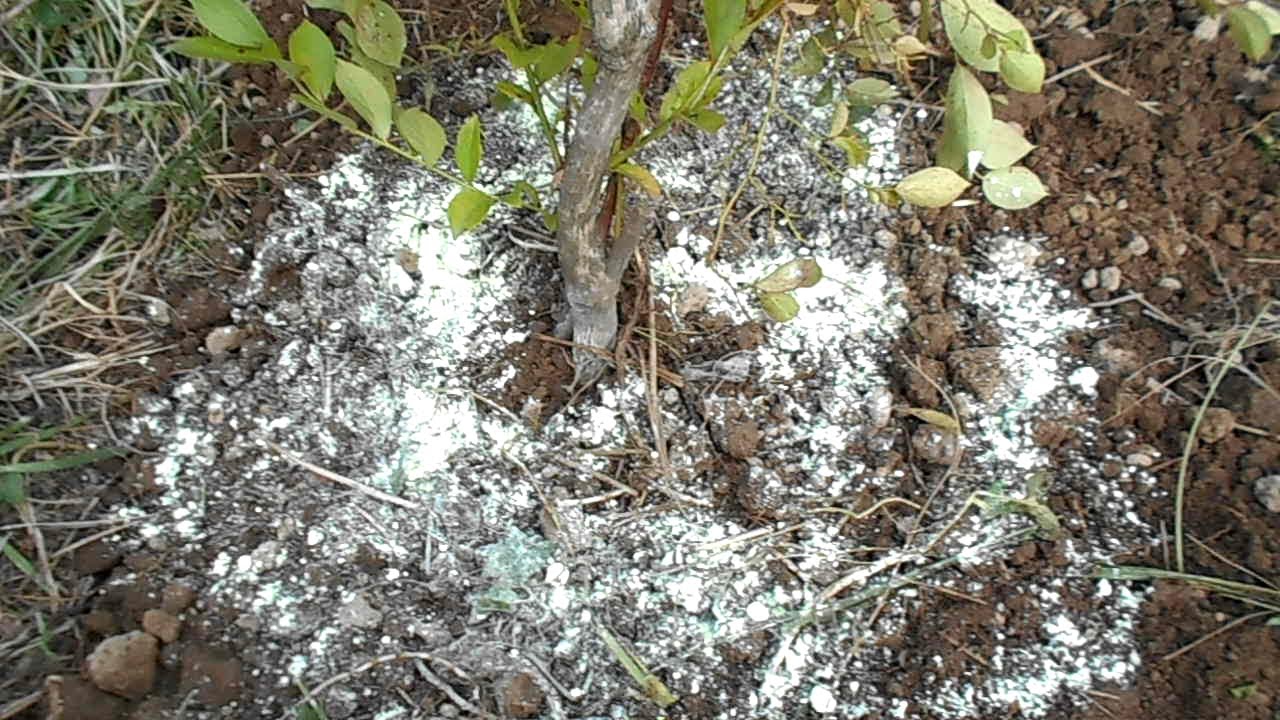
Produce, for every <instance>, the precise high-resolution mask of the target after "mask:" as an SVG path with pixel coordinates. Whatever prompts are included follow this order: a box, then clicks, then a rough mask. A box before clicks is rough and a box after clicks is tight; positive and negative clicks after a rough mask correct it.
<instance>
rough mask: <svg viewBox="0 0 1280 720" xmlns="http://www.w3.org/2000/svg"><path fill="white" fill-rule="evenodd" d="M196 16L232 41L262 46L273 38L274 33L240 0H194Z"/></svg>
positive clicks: (203, 23) (208, 27)
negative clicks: (268, 31) (269, 32)
mask: <svg viewBox="0 0 1280 720" xmlns="http://www.w3.org/2000/svg"><path fill="white" fill-rule="evenodd" d="M191 9H192V10H195V13H196V19H198V20H199V21H200V24H201V25H203V26H204V27H205V29H206V30H208V31H209V32H210V33H211V34H212V35H213V36H214V37H216V38H218V39H219V40H224V41H226V42H229V43H231V44H232V45H239V46H241V47H253V48H260V47H263V46H265V45H266V44H267V43H269V42H271V36H270V35H268V34H267V31H266V30H265V29H263V27H262V23H260V22H258V18H257V17H255V16H254V14H253V11H252V10H250V9H249V6H247V5H245V4H244V3H243V2H240V0H191Z"/></svg>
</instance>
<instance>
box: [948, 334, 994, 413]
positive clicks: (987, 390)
mask: <svg viewBox="0 0 1280 720" xmlns="http://www.w3.org/2000/svg"><path fill="white" fill-rule="evenodd" d="M947 366H948V367H949V368H950V369H951V373H952V374H953V375H954V376H955V378H956V379H957V380H959V381H960V384H961V385H964V386H965V387H966V388H968V389H969V390H970V391H971V392H972V393H973V394H974V395H976V396H977V397H978V399H979V400H981V401H983V402H988V401H990V400H991V398H993V397H994V396H995V394H996V393H997V392H999V391H1000V388H1001V387H1002V386H1003V385H1004V380H1005V372H1004V365H1003V364H1002V363H1001V362H1000V348H998V347H979V348H966V349H964V350H956V351H955V352H953V353H951V354H950V355H948V356H947Z"/></svg>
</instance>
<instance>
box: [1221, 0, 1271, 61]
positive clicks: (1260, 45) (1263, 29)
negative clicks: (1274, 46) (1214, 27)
mask: <svg viewBox="0 0 1280 720" xmlns="http://www.w3.org/2000/svg"><path fill="white" fill-rule="evenodd" d="M1227 28H1228V29H1229V30H1230V31H1231V39H1232V40H1234V41H1235V43H1236V45H1238V46H1240V49H1241V50H1242V51H1243V52H1244V54H1245V55H1246V56H1247V57H1248V58H1249V59H1250V60H1252V61H1254V62H1258V61H1259V60H1261V59H1262V58H1263V57H1265V56H1266V54H1267V53H1268V52H1270V51H1271V30H1270V28H1269V27H1267V21H1266V20H1265V19H1263V17H1262V16H1261V15H1259V14H1258V13H1256V12H1254V11H1253V10H1250V9H1249V8H1248V7H1245V6H1243V5H1236V6H1234V7H1232V8H1231V9H1229V10H1227Z"/></svg>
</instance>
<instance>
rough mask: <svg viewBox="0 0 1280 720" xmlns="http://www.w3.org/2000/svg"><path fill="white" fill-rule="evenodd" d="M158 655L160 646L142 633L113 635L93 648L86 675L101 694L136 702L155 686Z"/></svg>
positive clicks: (86, 662)
mask: <svg viewBox="0 0 1280 720" xmlns="http://www.w3.org/2000/svg"><path fill="white" fill-rule="evenodd" d="M159 652H160V642H159V641H158V640H156V639H155V638H154V637H152V636H151V635H148V634H146V633H144V632H142V631H140V630H134V631H133V632H129V633H125V634H123V635H114V636H112V637H109V638H107V639H106V640H103V641H102V642H100V643H98V647H96V648H94V650H93V652H92V653H91V654H90V655H89V658H88V659H87V660H86V661H85V672H86V674H88V676H89V680H91V681H92V682H93V684H94V685H96V686H97V687H98V689H99V690H103V691H105V692H109V693H111V694H113V695H119V696H121V697H126V698H129V699H132V700H137V699H138V698H140V697H142V696H143V695H146V694H147V693H148V692H150V691H151V686H152V685H154V684H155V681H156V656H157V655H158V654H159Z"/></svg>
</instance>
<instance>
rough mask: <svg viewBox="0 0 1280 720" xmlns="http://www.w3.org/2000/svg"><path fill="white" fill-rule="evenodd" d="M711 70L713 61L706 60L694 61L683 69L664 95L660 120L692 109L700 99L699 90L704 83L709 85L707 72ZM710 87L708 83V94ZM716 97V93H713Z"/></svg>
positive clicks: (659, 115)
mask: <svg viewBox="0 0 1280 720" xmlns="http://www.w3.org/2000/svg"><path fill="white" fill-rule="evenodd" d="M710 72H711V63H710V62H708V61H706V60H701V61H699V62H696V63H693V64H691V65H689V66H688V67H686V68H685V69H683V70H681V71H680V72H679V73H678V74H677V75H676V79H675V82H674V83H672V84H671V89H670V90H667V94H666V95H663V96H662V106H661V107H660V108H659V109H658V119H659V120H669V119H671V118H672V117H674V116H675V115H676V114H677V113H680V112H682V111H684V110H688V109H690V108H691V107H692V106H693V105H694V104H696V102H697V101H698V97H697V95H698V92H699V91H700V90H702V87H703V85H708V83H707V74H708V73H710ZM709 90H710V87H709V85H708V95H711V93H710V92H709ZM712 97H714V95H712Z"/></svg>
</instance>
